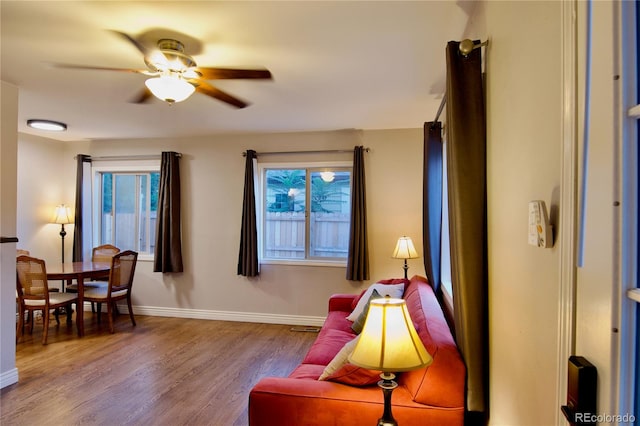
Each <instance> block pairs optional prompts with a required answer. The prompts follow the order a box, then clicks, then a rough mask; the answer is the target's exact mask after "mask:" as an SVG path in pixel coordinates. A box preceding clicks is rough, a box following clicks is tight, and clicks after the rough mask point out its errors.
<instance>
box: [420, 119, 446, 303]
mask: <svg viewBox="0 0 640 426" xmlns="http://www.w3.org/2000/svg"><path fill="white" fill-rule="evenodd" d="M422 191H423V195H422V203H423V204H422V217H423V219H422V220H423V226H422V241H423V251H424V270H425V271H426V274H427V279H428V280H429V283H430V284H431V286H432V287H433V290H434V291H435V292H436V294H438V290H439V289H440V241H441V233H442V123H440V122H435V123H434V122H428V123H424V172H423V186H422Z"/></svg>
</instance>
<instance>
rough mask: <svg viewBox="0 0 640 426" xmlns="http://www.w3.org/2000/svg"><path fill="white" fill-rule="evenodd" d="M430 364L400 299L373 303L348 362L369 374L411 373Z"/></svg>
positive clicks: (403, 302)
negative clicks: (378, 372)
mask: <svg viewBox="0 0 640 426" xmlns="http://www.w3.org/2000/svg"><path fill="white" fill-rule="evenodd" d="M432 361H433V358H431V355H430V354H429V352H427V350H426V348H425V347H424V345H423V344H422V341H421V340H420V337H419V336H418V333H417V332H416V329H415V328H414V326H413V322H412V321H411V317H410V316H409V311H408V310H407V305H406V303H405V301H404V300H402V299H394V298H382V299H374V300H372V301H371V303H370V304H369V313H368V315H367V319H366V321H365V324H364V328H363V329H362V332H361V333H360V337H359V338H358V343H357V344H356V347H355V349H354V350H353V352H352V353H351V355H350V356H349V362H350V363H352V364H355V365H357V366H360V367H363V368H367V369H369V370H380V371H384V372H394V373H395V372H400V371H410V370H415V369H418V368H421V367H425V366H427V365H429V364H431V362H432Z"/></svg>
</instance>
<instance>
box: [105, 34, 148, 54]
mask: <svg viewBox="0 0 640 426" xmlns="http://www.w3.org/2000/svg"><path fill="white" fill-rule="evenodd" d="M110 31H111V32H112V33H114V34H117V35H119V36H120V37H122V38H124V39H125V40H127V41H129V42H130V43H131V44H133V45H134V46H135V47H136V48H137V49H138V50H139V51H140V52H142V54H143V55H144V56H145V58H146V57H147V56H149V55H150V54H151V52H150V51H149V49H147V48H146V47H144V45H142V43H140V42H139V41H138V40H136V39H135V38H133V37H131V36H130V35H129V34H127V33H123V32H122V31H118V30H110Z"/></svg>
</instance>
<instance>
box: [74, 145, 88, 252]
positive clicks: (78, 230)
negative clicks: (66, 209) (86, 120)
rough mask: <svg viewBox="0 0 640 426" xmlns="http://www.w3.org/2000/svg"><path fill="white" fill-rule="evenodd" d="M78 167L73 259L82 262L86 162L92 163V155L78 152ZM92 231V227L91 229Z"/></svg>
mask: <svg viewBox="0 0 640 426" xmlns="http://www.w3.org/2000/svg"><path fill="white" fill-rule="evenodd" d="M76 161H77V168H76V207H75V212H74V227H73V256H72V257H73V261H74V262H82V260H83V257H84V255H83V252H84V250H83V241H84V223H83V222H84V221H83V220H82V219H83V215H84V209H83V205H84V202H85V200H84V163H90V162H91V157H90V156H89V155H85V154H78V155H77V156H76ZM89 232H91V229H89Z"/></svg>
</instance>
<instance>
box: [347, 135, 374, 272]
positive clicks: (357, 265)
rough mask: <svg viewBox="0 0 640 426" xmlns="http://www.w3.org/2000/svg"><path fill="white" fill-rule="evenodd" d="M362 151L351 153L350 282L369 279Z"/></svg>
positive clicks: (361, 149)
mask: <svg viewBox="0 0 640 426" xmlns="http://www.w3.org/2000/svg"><path fill="white" fill-rule="evenodd" d="M364 151H365V149H364V147H363V146H357V147H355V149H354V151H353V176H352V186H351V228H350V231H349V254H348V258H347V279H348V280H350V281H364V280H368V279H369V248H368V241H367V200H366V192H367V191H366V185H365V178H364Z"/></svg>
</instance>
